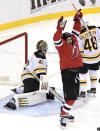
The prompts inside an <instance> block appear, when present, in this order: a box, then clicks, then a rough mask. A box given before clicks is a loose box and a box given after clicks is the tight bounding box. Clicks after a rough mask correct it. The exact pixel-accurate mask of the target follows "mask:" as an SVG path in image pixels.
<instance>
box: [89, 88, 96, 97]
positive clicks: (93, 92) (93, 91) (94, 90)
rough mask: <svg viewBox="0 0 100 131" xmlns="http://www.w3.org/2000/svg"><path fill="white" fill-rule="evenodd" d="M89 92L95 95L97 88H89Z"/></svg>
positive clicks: (90, 94)
mask: <svg viewBox="0 0 100 131" xmlns="http://www.w3.org/2000/svg"><path fill="white" fill-rule="evenodd" d="M87 94H88V95H89V96H95V95H96V88H91V89H90V90H87Z"/></svg>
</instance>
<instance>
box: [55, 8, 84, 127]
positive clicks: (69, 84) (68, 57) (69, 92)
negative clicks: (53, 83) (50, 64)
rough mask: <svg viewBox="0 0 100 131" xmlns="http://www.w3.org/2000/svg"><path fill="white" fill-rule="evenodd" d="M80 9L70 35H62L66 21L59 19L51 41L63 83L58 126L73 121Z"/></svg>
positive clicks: (80, 61) (78, 59)
mask: <svg viewBox="0 0 100 131" xmlns="http://www.w3.org/2000/svg"><path fill="white" fill-rule="evenodd" d="M82 16H83V15H82V12H81V9H80V10H78V12H77V13H76V14H75V17H74V26H73V31H72V33H68V32H65V33H62V31H63V30H64V28H65V26H66V21H64V20H63V16H62V17H60V19H59V20H58V23H57V31H56V32H55V34H54V37H53V40H54V45H55V47H56V49H57V50H58V53H59V57H60V69H61V76H62V83H63V92H64V99H65V101H66V102H65V103H64V104H63V105H62V106H61V113H60V118H61V120H60V124H61V126H62V127H66V120H67V119H74V116H72V115H69V111H70V110H71V106H72V105H73V104H74V102H75V100H76V98H77V96H78V91H77V90H78V88H79V83H78V81H77V74H78V73H79V70H80V67H82V66H83V63H82V58H81V54H80V51H79V47H78V40H79V38H78V34H79V33H80V30H81V22H80V18H82Z"/></svg>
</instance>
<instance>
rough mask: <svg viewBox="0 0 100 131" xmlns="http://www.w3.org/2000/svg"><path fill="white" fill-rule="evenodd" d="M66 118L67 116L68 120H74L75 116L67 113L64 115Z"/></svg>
mask: <svg viewBox="0 0 100 131" xmlns="http://www.w3.org/2000/svg"><path fill="white" fill-rule="evenodd" d="M66 118H67V119H68V120H69V121H70V122H74V120H75V117H74V116H73V115H70V114H68V115H67V116H66Z"/></svg>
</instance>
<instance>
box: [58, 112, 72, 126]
mask: <svg viewBox="0 0 100 131" xmlns="http://www.w3.org/2000/svg"><path fill="white" fill-rule="evenodd" d="M67 120H69V121H70V122H73V121H74V116H72V115H70V114H68V115H60V126H61V127H62V128H66V126H67Z"/></svg>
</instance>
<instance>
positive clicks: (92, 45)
mask: <svg viewBox="0 0 100 131" xmlns="http://www.w3.org/2000/svg"><path fill="white" fill-rule="evenodd" d="M93 49H94V50H97V49H98V45H97V40H96V37H95V36H92V37H91V38H87V39H85V43H84V50H89V51H92V50H93Z"/></svg>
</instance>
